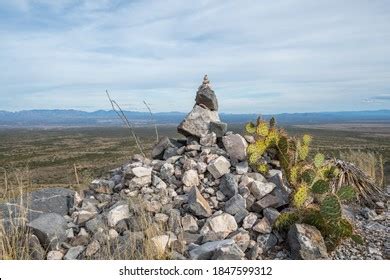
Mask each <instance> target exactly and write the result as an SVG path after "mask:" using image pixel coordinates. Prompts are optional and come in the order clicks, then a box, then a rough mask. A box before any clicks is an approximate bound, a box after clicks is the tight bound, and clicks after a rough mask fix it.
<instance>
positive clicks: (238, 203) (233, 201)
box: [224, 194, 246, 215]
mask: <svg viewBox="0 0 390 280" xmlns="http://www.w3.org/2000/svg"><path fill="white" fill-rule="evenodd" d="M243 209H244V210H246V200H245V198H243V197H242V196H241V195H240V194H236V195H234V196H233V197H232V198H230V199H229V200H228V201H226V203H225V209H224V210H225V212H226V213H229V214H230V215H236V214H237V213H238V212H240V211H241V210H243Z"/></svg>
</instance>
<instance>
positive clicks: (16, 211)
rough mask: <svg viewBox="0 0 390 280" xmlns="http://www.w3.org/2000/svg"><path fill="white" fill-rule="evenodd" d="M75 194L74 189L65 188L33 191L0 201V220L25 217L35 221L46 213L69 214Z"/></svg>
mask: <svg viewBox="0 0 390 280" xmlns="http://www.w3.org/2000/svg"><path fill="white" fill-rule="evenodd" d="M74 194H75V192H74V191H72V190H69V189H63V188H48V189H42V190H38V191H33V192H31V193H29V194H27V195H24V196H23V197H22V198H17V199H14V200H11V201H9V202H7V203H0V220H1V219H4V220H6V219H7V220H8V219H19V218H25V219H27V220H28V221H33V220H34V219H37V218H38V217H39V216H40V215H42V214H45V213H57V214H59V215H61V216H65V215H68V214H69V209H70V208H71V207H73V200H74ZM21 206H22V207H21ZM21 209H23V211H21ZM25 212H26V214H24V213H25Z"/></svg>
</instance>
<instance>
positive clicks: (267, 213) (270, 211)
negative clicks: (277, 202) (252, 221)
mask: <svg viewBox="0 0 390 280" xmlns="http://www.w3.org/2000/svg"><path fill="white" fill-rule="evenodd" d="M279 215H280V213H279V211H278V210H276V209H274V208H265V209H264V210H263V216H264V217H266V218H267V220H268V221H269V222H270V224H271V226H273V224H274V223H275V221H276V219H277V218H278V217H279Z"/></svg>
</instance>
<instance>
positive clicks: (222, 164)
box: [207, 156, 231, 179]
mask: <svg viewBox="0 0 390 280" xmlns="http://www.w3.org/2000/svg"><path fill="white" fill-rule="evenodd" d="M230 166H231V165H230V162H229V161H228V160H227V159H226V158H225V157H224V156H219V157H218V158H216V159H215V160H213V161H211V162H210V164H209V165H208V166H207V170H208V171H209V172H210V173H211V175H213V177H214V178H215V179H218V178H220V177H222V176H223V175H225V174H226V173H229V171H230Z"/></svg>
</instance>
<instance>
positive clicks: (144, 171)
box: [131, 166, 152, 178]
mask: <svg viewBox="0 0 390 280" xmlns="http://www.w3.org/2000/svg"><path fill="white" fill-rule="evenodd" d="M131 171H132V172H133V174H134V175H135V176H136V177H138V178H139V177H144V176H151V175H152V168H151V167H143V166H140V167H135V168H133V169H132V170H131Z"/></svg>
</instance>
